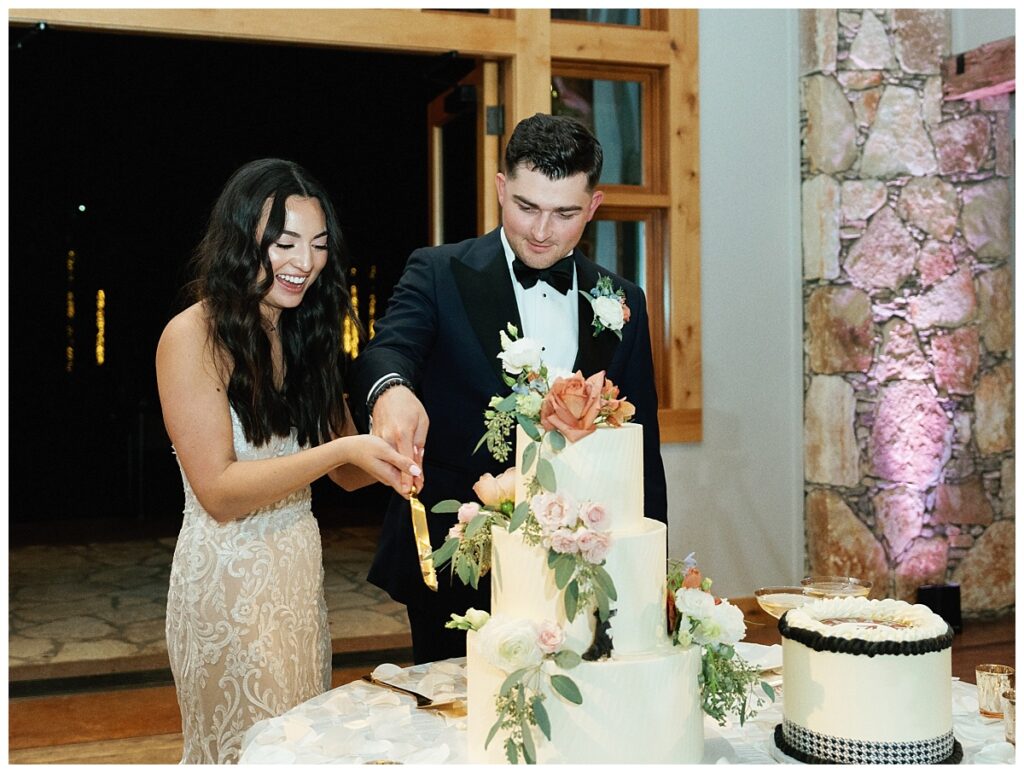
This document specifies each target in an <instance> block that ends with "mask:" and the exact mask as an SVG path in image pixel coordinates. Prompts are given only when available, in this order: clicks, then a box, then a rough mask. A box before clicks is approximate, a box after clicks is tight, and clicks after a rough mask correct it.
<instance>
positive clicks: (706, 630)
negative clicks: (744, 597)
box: [695, 601, 747, 644]
mask: <svg viewBox="0 0 1024 773" xmlns="http://www.w3.org/2000/svg"><path fill="white" fill-rule="evenodd" d="M746 630H747V626H746V624H745V623H744V622H743V612H741V611H740V608H739V607H736V606H733V605H732V604H730V603H728V602H727V601H723V602H722V603H721V604H716V605H715V606H714V607H712V611H711V617H710V618H709V619H707V620H705V621H704V622H703V623H701V625H700V627H698V628H697V631H696V632H695V633H696V636H697V638H698V639H700V640H701V644H708V643H711V642H714V643H717V644H735V643H736V642H738V641H739V640H740V639H742V638H743V634H744V633H745V632H746Z"/></svg>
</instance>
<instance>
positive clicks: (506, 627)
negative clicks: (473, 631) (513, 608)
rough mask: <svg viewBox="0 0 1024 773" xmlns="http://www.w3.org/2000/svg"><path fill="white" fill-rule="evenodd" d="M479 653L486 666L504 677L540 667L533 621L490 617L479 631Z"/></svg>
mask: <svg viewBox="0 0 1024 773" xmlns="http://www.w3.org/2000/svg"><path fill="white" fill-rule="evenodd" d="M480 650H481V651H482V652H483V654H484V657H485V658H486V659H487V662H488V663H490V664H491V665H493V666H495V667H496V668H499V669H501V670H502V671H504V672H505V673H506V674H511V673H512V672H513V671H518V670H519V669H520V668H528V667H530V666H537V665H540V662H541V661H542V660H543V659H544V653H543V652H541V649H540V646H539V645H538V643H537V626H536V625H534V624H533V621H531V620H514V619H509V618H507V617H502V616H501V615H493V616H492V617H491V619H490V620H489V621H488V623H487V625H485V626H484V627H483V628H482V629H481V630H480Z"/></svg>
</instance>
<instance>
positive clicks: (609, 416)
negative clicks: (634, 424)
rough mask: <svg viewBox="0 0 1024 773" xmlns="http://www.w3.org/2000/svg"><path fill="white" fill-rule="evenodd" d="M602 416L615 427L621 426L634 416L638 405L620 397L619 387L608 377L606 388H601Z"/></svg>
mask: <svg viewBox="0 0 1024 773" xmlns="http://www.w3.org/2000/svg"><path fill="white" fill-rule="evenodd" d="M600 413H601V416H603V417H604V419H605V421H606V422H607V423H608V424H610V425H611V426H613V427H621V426H622V425H623V424H625V423H626V422H627V421H629V420H630V419H632V418H633V415H634V414H635V413H636V407H635V406H634V405H633V404H632V403H631V402H629V401H628V400H626V399H625V398H622V399H620V398H619V388H618V387H617V386H615V384H613V383H612V381H611V379H606V380H605V382H604V388H603V389H602V390H601V411H600Z"/></svg>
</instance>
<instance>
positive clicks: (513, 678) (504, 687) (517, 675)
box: [498, 668, 529, 697]
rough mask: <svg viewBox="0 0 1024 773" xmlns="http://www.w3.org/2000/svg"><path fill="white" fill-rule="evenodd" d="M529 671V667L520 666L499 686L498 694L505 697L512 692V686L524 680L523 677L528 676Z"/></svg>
mask: <svg viewBox="0 0 1024 773" xmlns="http://www.w3.org/2000/svg"><path fill="white" fill-rule="evenodd" d="M527 671H529V669H528V668H520V669H518V670H516V671H513V672H512V673H511V674H509V675H508V676H506V677H505V681H504V682H502V683H501V687H500V688H498V695H500V696H502V697H504V696H506V695H508V694H509V693H510V692H512V688H513V687H515V686H516V684H518V683H519V682H521V681H522V680H523V677H524V676H526V672H527Z"/></svg>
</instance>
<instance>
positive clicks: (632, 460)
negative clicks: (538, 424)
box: [516, 424, 644, 531]
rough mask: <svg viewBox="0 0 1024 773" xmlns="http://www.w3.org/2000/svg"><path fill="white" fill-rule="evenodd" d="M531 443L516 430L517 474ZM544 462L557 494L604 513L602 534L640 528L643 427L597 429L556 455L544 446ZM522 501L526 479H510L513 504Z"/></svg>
mask: <svg viewBox="0 0 1024 773" xmlns="http://www.w3.org/2000/svg"><path fill="white" fill-rule="evenodd" d="M533 442H534V441H532V440H530V437H529V435H527V434H526V433H525V432H523V429H522V427H519V428H518V429H517V430H516V469H517V470H522V469H523V452H524V451H525V449H526V446H527V445H528V444H530V443H533ZM543 453H544V458H545V459H547V460H549V461H550V462H551V466H552V467H553V468H554V471H555V481H556V483H557V487H558V489H557V490H558V493H559V494H560V495H562V496H565V497H571V498H572V499H574V500H575V501H577V502H583V501H589V502H595V503H598V504H601V505H603V506H604V508H605V512H606V513H607V517H608V521H607V522H606V523H607V525H606V526H605V528H606V529H613V530H615V531H629V530H630V529H636V528H640V520H641V519H642V518H643V516H644V428H643V427H642V426H640V425H639V424H626V425H625V426H623V427H615V428H613V427H599V428H598V429H597V430H595V431H594V432H591V433H590V434H589V435H587V436H586V437H585V438H583V439H582V440H579V441H577V442H575V443H566V445H565V448H563V449H562V450H561V451H559V452H558V453H556V454H553V453H551V451H550V449H548V447H547V443H545V444H544V452H543ZM524 499H526V480H525V479H524V477H523V476H522V475H517V476H516V503H519V502H522V501H523V500H524Z"/></svg>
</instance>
